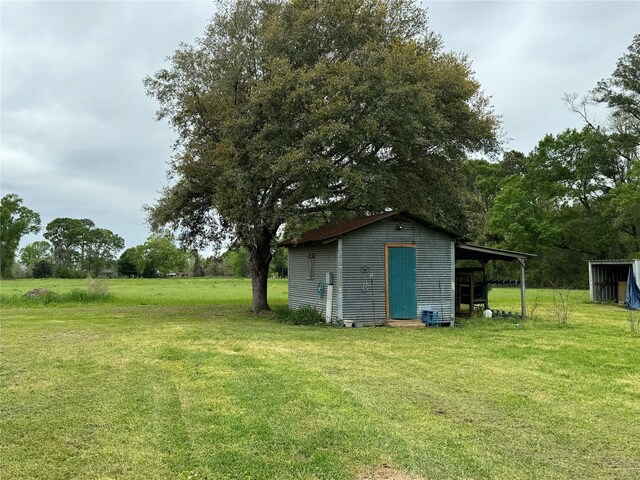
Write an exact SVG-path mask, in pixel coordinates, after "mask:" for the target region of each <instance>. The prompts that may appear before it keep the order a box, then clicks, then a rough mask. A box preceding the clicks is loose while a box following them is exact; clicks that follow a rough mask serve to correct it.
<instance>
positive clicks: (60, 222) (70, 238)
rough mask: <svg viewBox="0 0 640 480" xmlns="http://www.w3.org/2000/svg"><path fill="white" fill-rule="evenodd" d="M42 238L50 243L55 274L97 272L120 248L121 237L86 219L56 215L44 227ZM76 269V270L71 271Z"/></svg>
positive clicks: (122, 242)
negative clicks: (58, 216)
mask: <svg viewBox="0 0 640 480" xmlns="http://www.w3.org/2000/svg"><path fill="white" fill-rule="evenodd" d="M44 237H45V238H46V239H47V240H49V241H50V242H51V245H52V251H53V255H52V256H53V264H54V267H55V268H54V272H55V273H56V276H58V274H61V275H63V276H65V277H67V276H73V277H75V276H82V275H81V273H80V272H85V273H92V274H93V275H96V276H97V275H99V274H100V273H101V272H102V270H103V269H104V268H106V267H107V266H108V265H109V264H111V263H112V262H113V261H114V260H115V256H116V253H117V252H118V251H119V250H121V249H122V248H124V240H123V239H122V237H120V236H119V235H117V234H115V233H113V232H112V231H111V230H108V229H106V228H98V227H96V225H95V224H94V223H93V221H92V220H89V219H88V218H84V219H76V218H56V219H55V220H53V221H51V222H49V223H48V224H47V226H46V229H45V233H44ZM75 272H77V273H75Z"/></svg>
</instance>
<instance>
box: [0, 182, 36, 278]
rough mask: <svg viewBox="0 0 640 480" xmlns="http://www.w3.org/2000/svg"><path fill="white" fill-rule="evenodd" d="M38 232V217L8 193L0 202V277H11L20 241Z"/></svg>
mask: <svg viewBox="0 0 640 480" xmlns="http://www.w3.org/2000/svg"><path fill="white" fill-rule="evenodd" d="M39 231H40V215H38V214H37V213H36V212H34V211H33V210H31V209H29V208H27V207H25V206H24V205H22V198H20V197H19V196H18V195H16V194H15V193H9V194H7V195H5V196H4V197H2V200H0V276H2V277H3V278H8V277H11V276H12V273H11V269H12V267H13V264H14V262H15V258H16V251H17V250H18V245H19V244H20V239H21V238H22V237H23V236H24V235H26V234H29V233H38V232H39Z"/></svg>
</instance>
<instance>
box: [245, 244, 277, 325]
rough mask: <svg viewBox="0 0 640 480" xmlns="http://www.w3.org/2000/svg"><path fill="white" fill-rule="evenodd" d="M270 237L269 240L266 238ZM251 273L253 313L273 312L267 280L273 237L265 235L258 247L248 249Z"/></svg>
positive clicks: (253, 246) (252, 246)
mask: <svg viewBox="0 0 640 480" xmlns="http://www.w3.org/2000/svg"><path fill="white" fill-rule="evenodd" d="M265 237H268V238H265ZM247 255H248V257H249V273H250V274H251V287H252V290H253V297H252V302H251V303H252V308H253V313H259V312H262V311H265V310H271V309H270V308H269V303H268V302H267V280H268V278H269V264H270V263H271V236H268V235H265V236H264V237H263V238H261V239H260V241H259V243H258V244H257V245H251V246H249V247H247Z"/></svg>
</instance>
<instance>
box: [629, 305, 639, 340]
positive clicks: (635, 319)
mask: <svg viewBox="0 0 640 480" xmlns="http://www.w3.org/2000/svg"><path fill="white" fill-rule="evenodd" d="M627 320H628V321H629V330H631V335H634V336H635V335H638V334H640V315H639V314H638V313H637V312H634V311H633V310H629V314H628V315H627Z"/></svg>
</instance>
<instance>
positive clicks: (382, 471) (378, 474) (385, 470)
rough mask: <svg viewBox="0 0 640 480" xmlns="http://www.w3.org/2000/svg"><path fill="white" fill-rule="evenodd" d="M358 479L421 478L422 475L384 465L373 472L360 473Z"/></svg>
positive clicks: (392, 479)
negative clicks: (418, 475) (417, 475)
mask: <svg viewBox="0 0 640 480" xmlns="http://www.w3.org/2000/svg"><path fill="white" fill-rule="evenodd" d="M358 480H420V477H416V476H414V475H409V474H408V473H405V472H403V471H401V470H396V469H395V468H392V467H390V466H389V465H382V466H381V467H378V468H376V469H375V470H374V471H373V472H370V473H365V474H363V475H360V476H359V477H358Z"/></svg>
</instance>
